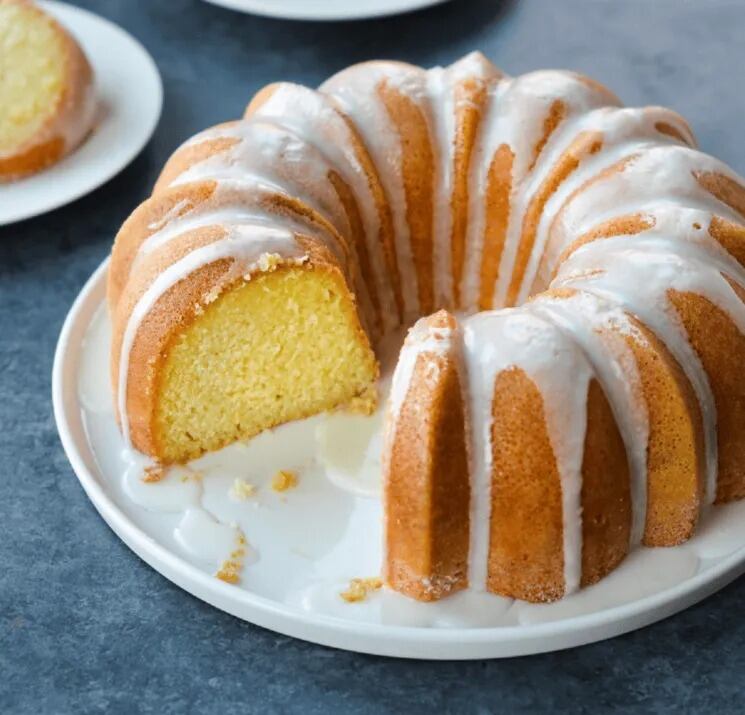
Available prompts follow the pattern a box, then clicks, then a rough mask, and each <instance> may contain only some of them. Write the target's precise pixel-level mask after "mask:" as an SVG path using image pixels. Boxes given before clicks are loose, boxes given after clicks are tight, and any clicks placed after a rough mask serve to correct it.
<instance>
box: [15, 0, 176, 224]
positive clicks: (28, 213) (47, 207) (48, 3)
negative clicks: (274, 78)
mask: <svg viewBox="0 0 745 715" xmlns="http://www.w3.org/2000/svg"><path fill="white" fill-rule="evenodd" d="M38 3H39V5H40V6H41V7H42V9H44V10H45V11H47V12H49V13H50V14H51V15H53V16H54V17H55V18H57V17H58V15H57V12H59V13H61V14H68V15H69V16H70V17H73V18H74V17H75V15H78V16H86V19H88V20H90V21H93V22H96V23H98V24H99V25H100V26H102V27H106V30H107V32H112V33H115V34H119V35H120V36H121V37H123V38H126V40H128V41H129V42H130V43H131V44H132V46H133V48H134V49H136V50H137V52H138V53H140V55H141V56H142V59H143V60H144V61H145V63H146V64H148V65H149V68H150V72H151V75H152V78H153V79H154V80H155V94H154V95H153V105H154V111H153V113H152V117H151V118H150V122H149V125H148V126H147V131H143V132H142V135H141V136H140V137H139V139H138V140H137V141H136V142H133V143H132V144H131V146H130V147H129V148H128V150H127V151H126V153H125V154H124V156H123V157H122V158H121V160H120V161H118V162H116V163H115V164H111V165H110V166H107V167H106V170H105V171H102V172H101V173H100V174H95V178H91V179H90V180H89V181H87V182H83V183H81V184H80V185H79V186H78V187H77V188H76V189H74V190H73V191H71V192H69V193H68V194H65V195H60V196H58V197H57V198H55V199H53V200H52V201H49V202H48V203H44V204H43V205H36V206H32V207H28V208H21V209H20V210H16V211H15V213H8V215H6V216H0V227H2V226H11V225H13V224H16V223H20V222H21V221H27V220H28V219H31V218H35V217H37V216H43V215H45V214H48V213H51V212H52V211H55V210H56V209H59V208H62V207H63V206H67V205H68V204H71V203H73V202H74V201H77V200H78V199H80V198H82V197H83V196H87V195H88V194H90V193H92V192H93V191H95V190H96V189H98V188H100V187H101V186H103V185H104V184H105V183H107V182H108V181H110V180H111V179H112V178H114V177H115V176H116V175H117V174H119V173H120V172H121V171H123V170H124V169H125V168H126V167H127V166H129V165H130V164H131V163H132V161H133V160H134V159H135V158H136V157H137V156H138V154H139V153H140V152H141V151H142V150H143V149H144V148H145V146H146V145H147V143H148V142H149V141H150V139H152V137H153V134H154V133H155V130H156V128H157V127H158V123H159V122H160V119H161V117H162V114H163V98H164V91H163V78H162V77H161V75H160V70H159V69H158V65H157V64H156V62H155V60H154V58H153V56H152V55H151V54H150V53H149V52H148V51H147V49H146V48H145V46H144V45H143V44H142V43H141V42H140V41H139V40H138V39H137V38H136V37H135V36H134V35H132V34H131V33H129V32H128V31H127V30H125V29H124V28H123V27H122V26H121V25H118V24H117V23H115V22H113V21H112V20H109V19H108V18H106V17H103V16H102V15H98V14H97V13H95V12H91V11H90V10H87V9H85V8H82V7H78V6H77V5H71V4H69V3H66V2H61V1H60V0H38ZM62 22H63V24H64V26H65V28H66V29H68V30H69V31H70V32H72V33H73V34H74V35H75V36H76V37H77V33H76V28H75V24H74V22H69V21H68V20H67V18H63V20H62ZM91 65H92V66H93V72H94V75H95V76H96V77H98V76H99V75H98V69H97V67H96V65H95V64H94V63H93V61H92V60H91ZM94 131H95V129H94ZM85 141H88V139H86V140H85ZM84 143H85V142H84ZM79 148H80V147H78V148H76V149H75V150H73V151H72V152H71V153H70V154H69V155H68V156H66V157H63V159H62V160H63V161H64V160H65V159H67V158H68V157H69V156H73V155H74V154H75V152H76V151H77V150H78V149H79ZM49 168H52V167H49ZM44 171H46V170H43V171H41V172H39V173H38V174H32V175H31V176H28V177H24V178H22V179H19V180H18V182H12V184H10V185H15V184H17V183H22V182H23V181H25V180H28V179H32V178H34V177H35V176H38V175H40V174H43V173H44ZM58 179H59V180H61V181H64V179H65V176H64V173H63V174H62V176H60V177H58Z"/></svg>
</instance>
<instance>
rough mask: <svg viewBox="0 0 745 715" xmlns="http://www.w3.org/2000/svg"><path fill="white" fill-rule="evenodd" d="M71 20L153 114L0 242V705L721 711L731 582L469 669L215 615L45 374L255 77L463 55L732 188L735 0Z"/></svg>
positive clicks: (741, 11)
mask: <svg viewBox="0 0 745 715" xmlns="http://www.w3.org/2000/svg"><path fill="white" fill-rule="evenodd" d="M78 4H80V5H83V6H86V7H89V8H90V9H93V10H94V11H96V12H99V13H100V14H102V15H105V16H106V17H109V18H111V19H112V20H114V21H115V22H117V23H119V24H121V25H122V26H123V27H125V28H126V29H127V30H129V31H130V32H131V33H132V34H134V35H135V36H136V37H138V38H139V39H140V40H141V41H142V42H143V43H144V45H145V46H146V47H147V48H148V49H149V51H150V52H151V53H152V54H153V56H154V57H155V60H156V61H157V63H158V65H159V67H160V70H161V72H162V74H163V79H164V83H165V109H164V114H163V118H162V120H161V123H160V126H159V127H158V130H157V132H156V135H155V137H154V138H153V140H152V141H151V143H150V144H149V145H148V147H147V148H146V149H145V150H144V152H143V153H142V154H141V155H140V156H139V157H138V158H137V159H136V160H135V161H134V163H133V164H132V165H131V166H130V167H129V168H127V169H126V170H125V171H123V172H122V173H121V174H120V175H119V176H118V177H116V178H115V179H113V180H112V181H110V182H109V183H108V184H107V185H105V186H104V187H102V188H101V189H99V190H98V191H96V192H95V193H93V194H91V195H90V196H87V197H85V198H83V199H81V200H79V201H77V202H75V203H74V204H72V205H70V206H67V207H65V208H63V209H60V210H58V211H55V212H53V213H51V214H49V215H47V216H44V217H41V218H37V219H34V220H30V221H26V222H24V223H20V224H17V225H15V226H10V227H5V228H0V712H4V713H87V712H112V713H136V712H143V713H177V712H189V711H191V712H214V713H238V712H241V713H275V712H277V713H280V712H281V713H284V712H287V713H304V714H308V715H310V714H312V713H336V712H355V713H361V714H366V713H386V712H391V713H394V712H397V713H425V712H427V713H445V712H452V713H490V712H495V713H496V712H498V713H528V712H567V713H591V714H593V715H596V714H598V713H611V712H649V713H666V712H676V713H703V712H707V713H738V712H742V711H743V702H744V698H743V684H742V681H743V674H745V645H744V643H745V605H744V601H745V580H743V579H740V580H739V581H737V582H735V583H733V584H732V585H730V586H729V587H728V588H725V589H724V590H723V591H722V592H720V593H718V594H717V595H715V596H713V597H711V598H709V599H708V600H706V601H705V602H703V603H701V604H699V605H698V606H695V607H693V608H690V609H689V610H687V611H686V612H684V613H682V614H680V615H677V616H675V617H673V618H670V619H668V620H666V621H664V622H661V623H658V624H657V625H654V626H651V627H649V628H646V629H644V630H642V631H639V632H636V633H632V634H629V635H626V636H623V637H620V638H616V639H614V640H611V641H607V642H604V643H598V644H595V645H591V646H586V647H583V648H577V649H575V650H571V651H567V652H561V653H554V654H549V655H542V656H535V657H529V658H522V659H514V660H506V661H491V662H473V663H454V662H444V663H427V662H405V661H397V660H391V659H385V658H376V657H369V656H362V655H355V654H350V653H344V652H340V651H334V650H331V649H327V648H322V647H319V646H314V645H310V644H307V643H303V642H300V641H296V640H293V639H291V638H287V637H283V636H279V635H275V634H274V633H270V632H268V631H265V630H262V629H260V628H257V627H253V626H251V625H248V624H246V623H243V622H241V621H239V620H237V619H235V618H232V617H231V616H228V615H226V614H224V613H221V612H219V611H217V610H215V609H213V608H211V607H209V606H207V605H205V604H203V603H201V602H200V601H197V600H196V599H194V598H192V597H191V596H189V595H188V594H186V593H184V592H183V591H180V590H179V589H178V588H176V587H175V586H173V585H172V584H170V583H169V582H168V581H166V580H165V579H164V578H163V577H161V576H160V575H159V574H157V573H156V572H154V571H152V570H151V569H150V568H149V567H147V566H146V565H145V564H144V563H142V562H141V561H140V560H139V559H138V558H137V557H136V556H135V555H134V554H132V553H131V552H130V551H129V550H128V549H127V548H126V547H125V546H124V545H123V544H122V543H121V542H120V541H119V540H118V539H117V538H116V537H115V536H114V534H113V533H112V532H111V531H110V530H109V529H108V527H107V526H106V525H105V524H104V522H103V521H102V520H101V519H100V517H99V516H98V515H97V513H96V512H95V510H94V508H93V507H92V506H91V504H90V503H89V502H88V500H87V499H86V497H85V495H84V493H83V491H82V489H81V488H80V486H79V484H78V482H77V480H76V479H75V476H74V474H73V473H72V470H71V468H70V466H69V465H68V463H67V461H66V459H65V456H64V454H63V452H62V448H61V446H60V444H59V441H58V438H57V433H56V430H55V426H54V422H53V418H52V412H51V404H50V371H51V366H52V353H53V349H54V345H55V342H56V340H57V335H58V333H59V329H60V327H61V325H62V321H63V318H64V316H65V314H66V312H67V309H68V307H69V306H70V304H71V303H72V300H73V299H74V297H75V295H76V294H77V292H78V290H79V289H80V288H81V286H82V285H83V283H84V281H85V279H86V278H87V277H88V276H89V275H90V273H91V272H92V271H93V269H94V268H95V267H96V266H97V265H98V263H99V262H100V261H101V260H102V259H103V258H104V257H105V256H106V254H107V252H108V250H109V246H110V242H111V240H112V237H113V235H114V233H115V231H116V229H117V227H118V226H119V225H120V223H121V222H122V220H123V219H124V218H125V217H126V215H127V214H128V213H129V211H130V210H131V209H132V208H133V207H134V206H135V204H136V203H137V202H138V201H139V200H141V199H142V198H143V197H144V196H145V194H146V192H147V190H148V187H150V186H151V185H152V183H153V181H154V179H155V176H156V174H157V172H158V169H159V167H160V166H161V165H162V163H163V162H164V160H165V159H166V158H167V156H168V154H169V153H170V151H171V150H172V149H173V148H174V147H175V146H176V145H177V144H178V143H179V142H180V141H181V140H183V139H185V138H186V137H187V136H189V135H190V134H192V133H193V132H194V131H196V130H198V129H201V128H203V127H206V126H207V125H209V124H212V123H214V122H217V121H221V120H224V119H227V118H232V117H235V116H237V115H238V114H239V113H240V112H241V110H242V108H243V106H244V105H245V103H246V101H247V99H248V98H249V97H250V96H251V94H252V93H253V92H254V90H256V89H257V88H259V87H260V86H261V85H263V84H264V83H266V82H268V81H272V80H277V79H289V80H294V81H299V82H305V83H310V84H315V83H318V82H319V81H321V80H322V79H323V78H325V77H326V76H327V75H329V74H331V73H332V72H334V71H335V70H337V69H339V68H341V67H343V66H345V65H347V64H350V63H352V62H356V61H359V60H364V59H369V58H374V57H390V58H398V59H404V60H410V61H414V62H417V63H421V64H425V65H432V64H436V63H446V62H449V61H451V60H453V59H455V58H457V57H459V56H460V55H461V54H463V53H465V52H467V51H470V50H472V49H481V50H482V51H484V52H485V53H486V54H487V55H489V56H490V57H491V58H492V59H493V60H494V61H496V62H497V63H498V64H499V65H501V66H502V67H504V68H505V69H506V70H507V71H509V72H511V73H518V72H523V71H527V70H531V69H536V68H541V67H565V68H572V69H576V70H580V71H583V72H586V73H589V74H591V75H593V76H594V77H596V78H598V79H600V80H602V81H603V82H606V83H608V84H609V85H611V86H612V87H613V88H614V89H615V90H616V91H617V92H618V93H619V94H620V96H621V97H622V98H623V99H624V100H625V101H626V102H628V103H659V104H666V105H670V106H672V107H674V108H675V109H677V110H679V111H680V112H682V113H683V114H684V115H685V116H687V117H688V118H689V119H690V121H691V124H692V125H693V127H694V129H695V131H696V133H697V134H698V136H699V138H700V141H701V145H702V146H703V148H704V149H706V150H708V151H710V152H712V153H714V154H716V155H719V156H721V157H723V158H725V159H727V160H728V161H729V162H730V163H731V164H732V165H733V166H734V167H735V168H736V169H737V170H738V171H740V172H741V173H745V142H743V140H742V135H743V126H744V122H743V117H744V116H745V92H743V89H745V82H743V66H744V65H745V42H743V39H742V38H743V33H745V4H743V2H741V1H737V2H735V1H731V2H728V1H726V0H699V2H694V1H693V0H647V1H645V0H626V1H623V0H595V1H593V0H564V1H558V0H525V1H524V2H512V3H499V2H488V1H487V0H473V1H470V0H460V1H458V0H456V1H455V2H452V3H450V4H447V5H443V6H440V7H437V8H434V9H430V10H426V11H422V12H418V13H415V14H412V15H407V16H402V17H398V18H392V19H385V20H376V21H369V22H353V23H343V24H302V23H296V22H282V21H275V20H268V19H260V18H255V17H250V16H244V15H240V14H238V13H234V12H231V11H228V10H224V9H220V8H217V7H213V6H211V5H208V4H206V3H203V2H200V1H199V0H151V1H149V2H148V1H144V0H86V1H85V2H79V3H78ZM2 200H3V195H2V188H0V201H2Z"/></svg>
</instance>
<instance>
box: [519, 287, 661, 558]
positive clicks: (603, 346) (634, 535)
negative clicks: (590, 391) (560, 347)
mask: <svg viewBox="0 0 745 715" xmlns="http://www.w3.org/2000/svg"><path fill="white" fill-rule="evenodd" d="M532 308H533V309H534V310H535V311H536V312H537V313H538V314H539V315H543V316H545V317H546V318H547V319H549V320H551V321H552V322H553V323H554V324H556V325H557V326H558V327H559V328H561V329H562V330H564V331H566V332H567V334H568V335H569V336H570V337H571V338H572V339H573V340H574V341H575V342H576V343H577V345H579V346H581V348H582V350H583V351H584V353H585V355H586V357H587V358H588V360H589V362H590V364H591V365H592V368H593V370H594V371H595V373H596V374H597V375H598V377H599V378H600V382H601V384H602V386H603V389H604V391H605V392H606V394H607V396H608V399H609V401H610V404H611V406H612V407H613V414H614V417H615V419H616V422H617V423H618V426H619V429H620V431H621V435H622V437H623V441H624V444H625V445H626V450H627V453H628V459H629V467H630V472H631V507H632V512H631V513H632V523H631V538H630V540H631V544H632V545H637V544H640V543H641V541H642V537H643V536H644V525H645V520H646V514H647V443H648V440H649V420H648V416H647V407H646V403H645V401H644V396H643V394H642V388H641V381H640V377H639V371H638V368H637V365H636V360H635V358H634V355H633V353H632V351H631V349H630V348H629V346H628V345H627V344H626V341H625V340H624V339H623V335H624V334H633V335H634V337H635V338H636V339H637V340H639V339H640V338H641V336H639V335H638V330H636V329H635V328H634V326H632V325H631V324H630V322H629V319H628V316H627V315H626V314H625V313H624V312H623V311H622V310H620V309H619V308H618V307H616V306H615V305H613V304H604V303H602V302H601V301H599V300H597V299H595V298H594V297H593V296H591V295H588V294H582V293H576V294H575V295H573V296H571V297H568V298H566V299H561V300H558V299H555V298H551V297H548V296H541V297H539V298H538V299H537V300H536V301H535V302H534V303H533V304H532ZM600 331H602V333H601V332H600Z"/></svg>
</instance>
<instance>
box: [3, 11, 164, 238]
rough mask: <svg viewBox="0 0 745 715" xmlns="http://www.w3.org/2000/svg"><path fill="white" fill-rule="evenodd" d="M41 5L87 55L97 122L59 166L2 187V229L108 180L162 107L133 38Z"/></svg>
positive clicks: (156, 82)
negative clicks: (84, 139)
mask: <svg viewBox="0 0 745 715" xmlns="http://www.w3.org/2000/svg"><path fill="white" fill-rule="evenodd" d="M40 4H41V6H42V7H43V8H44V9H45V10H47V11H48V12H49V13H50V14H51V15H54V16H55V17H56V18H57V19H58V20H59V21H60V22H61V23H62V24H63V25H64V26H65V27H66V28H68V29H69V30H70V32H71V33H72V34H73V35H74V36H75V38H76V39H77V40H78V42H79V43H80V45H81V46H82V48H83V50H84V51H85V53H86V55H87V56H88V59H89V61H90V63H91V65H92V66H93V71H94V73H95V81H96V95H97V100H98V103H99V105H98V115H97V116H98V118H97V122H96V126H95V127H94V129H93V132H92V133H91V135H90V136H89V137H88V139H87V140H86V141H85V142H84V143H83V144H82V145H81V146H80V147H78V148H77V149H76V150H75V151H74V152H72V153H71V154H70V155H69V156H67V157H65V158H64V159H63V160H62V161H60V162H58V163H57V164H54V165H53V166H51V167H50V168H49V169H46V170H45V171H42V172H40V173H38V174H34V175H32V176H30V177H28V178H25V179H21V180H20V181H16V182H13V183H10V184H4V185H0V226H2V225H4V224H9V223H13V222H15V221H20V220H22V219H26V218H30V217H32V216H37V215H39V214H42V213H46V212H47V211H51V210H52V209H56V208H58V207H59V206H64V205H65V204H68V203H70V202H71V201H74V200H75V199H77V198H80V197H81V196H84V195H85V194H87V193H89V192H91V191H93V189H95V188H97V187H99V186H100V185H101V184H103V183H105V182H106V181H108V180H109V179H110V178H111V177H112V176H114V175H115V174H117V173H118V172H119V171H121V170H122V169H123V168H124V167H125V166H127V164H129V162H131V161H132V159H134V158H135V156H137V154H138V153H139V152H140V150H141V149H142V148H143V147H144V146H145V144H146V143H147V141H148V139H150V137H151V136H152V133H153V131H154V130H155V126H156V125H157V123H158V119H159V118H160V112H161V108H162V105H163V86H162V84H161V80H160V75H159V74H158V69H157V67H156V66H155V63H154V62H153V60H152V58H151V57H150V55H149V54H148V53H147V51H146V50H145V49H144V48H143V47H142V45H141V44H140V43H139V42H138V41H137V40H135V39H134V38H133V37H132V36H131V35H129V34H127V33H126V32H125V31H124V30H122V29H121V28H120V27H118V26H117V25H114V24H113V23H111V22H109V21H108V20H104V19H103V18H101V17H98V16H97V15H94V14H93V13H90V12H87V11H86V10H81V9H80V8H76V7H72V6H70V5H66V4H64V3H60V2H42V3H40Z"/></svg>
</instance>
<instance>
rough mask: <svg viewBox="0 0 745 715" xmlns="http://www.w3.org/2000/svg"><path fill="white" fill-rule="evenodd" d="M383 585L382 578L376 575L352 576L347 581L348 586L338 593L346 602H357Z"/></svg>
mask: <svg viewBox="0 0 745 715" xmlns="http://www.w3.org/2000/svg"><path fill="white" fill-rule="evenodd" d="M382 587H383V579H381V578H378V577H377V576H375V577H372V578H353V579H352V580H351V581H350V582H349V588H348V589H347V590H346V591H342V592H341V593H340V594H339V595H340V596H341V597H342V598H343V599H344V600H345V601H346V602H347V603H359V602H360V601H364V600H365V599H366V598H367V596H368V594H369V593H371V592H372V591H378V590H380V589H381V588H382Z"/></svg>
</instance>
